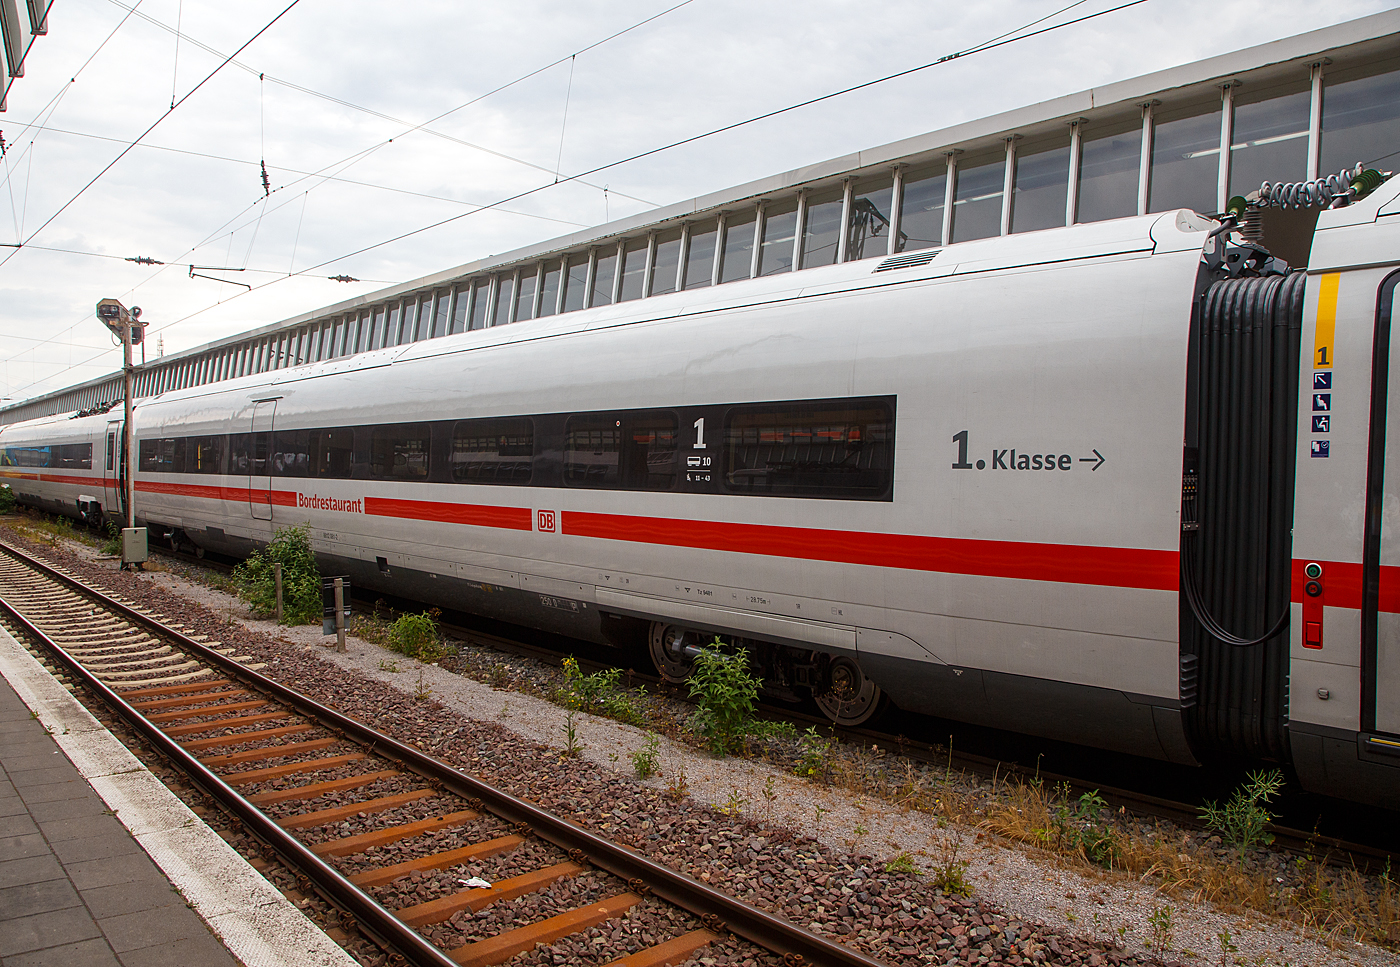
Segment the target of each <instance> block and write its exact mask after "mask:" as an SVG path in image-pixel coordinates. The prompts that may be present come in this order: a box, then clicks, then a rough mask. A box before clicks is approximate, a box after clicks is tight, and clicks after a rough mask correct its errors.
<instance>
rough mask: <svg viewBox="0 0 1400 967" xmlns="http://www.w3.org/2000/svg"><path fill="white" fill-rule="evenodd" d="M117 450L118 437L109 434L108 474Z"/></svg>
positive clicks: (7, 460)
mask: <svg viewBox="0 0 1400 967" xmlns="http://www.w3.org/2000/svg"><path fill="white" fill-rule="evenodd" d="M116 449H117V435H116V434H115V433H108V434H107V472H108V473H110V472H111V471H112V454H113V453H114V452H115V451H116ZM8 454H9V452H8V451H6V461H5V462H6V463H8V462H9V458H8Z"/></svg>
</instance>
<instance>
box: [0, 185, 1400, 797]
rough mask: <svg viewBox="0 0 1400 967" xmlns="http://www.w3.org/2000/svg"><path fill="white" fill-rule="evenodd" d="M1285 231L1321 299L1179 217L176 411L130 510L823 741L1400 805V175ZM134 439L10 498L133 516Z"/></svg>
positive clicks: (146, 422)
mask: <svg viewBox="0 0 1400 967" xmlns="http://www.w3.org/2000/svg"><path fill="white" fill-rule="evenodd" d="M1289 214H1290V213H1286V212H1281V211H1272V210H1270V211H1265V212H1264V213H1263V215H1264V222H1263V224H1264V235H1263V238H1264V246H1266V247H1267V245H1268V244H1269V239H1270V233H1271V232H1274V233H1275V234H1278V236H1279V237H1280V238H1285V239H1286V240H1287V241H1288V245H1286V246H1284V247H1292V248H1293V249H1298V250H1301V251H1302V252H1304V253H1305V254H1304V256H1303V261H1305V262H1306V268H1303V267H1301V266H1294V267H1291V268H1290V267H1289V266H1287V265H1285V264H1283V263H1282V262H1281V261H1280V260H1279V259H1278V258H1274V257H1271V256H1270V255H1269V253H1268V252H1267V251H1266V250H1265V248H1264V247H1261V246H1260V245H1259V244H1256V243H1254V242H1250V241H1247V240H1245V237H1244V236H1242V235H1241V234H1240V233H1238V232H1236V231H1232V230H1230V229H1231V227H1232V226H1231V224H1230V223H1229V222H1225V223H1221V222H1217V221H1215V220H1212V219H1209V218H1205V217H1203V216H1201V215H1198V214H1196V213H1193V212H1191V211H1187V210H1180V211H1172V212H1167V213H1164V214H1158V215H1147V216H1139V217H1131V218H1123V219H1117V220H1112V221H1104V222H1098V223H1094V224H1088V225H1078V226H1073V227H1067V228H1056V229H1050V230H1046V231H1039V232H1029V233H1025V234H1018V235H1008V236H1003V237H996V238H989V239H983V240H979V241H971V242H963V243H959V244H951V245H947V246H945V247H942V248H933V249H928V250H924V251H918V252H905V253H902V254H900V255H896V256H892V257H889V258H881V259H873V258H872V259H865V260H861V261H853V262H846V263H844V264H839V265H833V266H830V267H828V268H820V269H811V270H807V271H803V272H802V273H789V274H785V275H779V276H774V277H769V278H758V279H752V280H749V281H743V282H736V283H733V284H728V285H722V286H715V287H710V288H703V289H698V290H691V291H682V292H676V293H672V294H669V295H660V296H655V297H652V298H648V299H643V300H639V301H635V302H629V303H623V304H620V305H611V306H605V307H600V308H596V309H584V310H581V311H576V312H570V313H567V314H562V315H557V316H552V317H549V318H544V319H538V320H534V321H531V322H522V323H518V324H515V325H509V326H501V327H497V328H486V329H481V330H478V331H469V332H463V333H460V334H457V335H452V336H447V337H444V338H438V339H433V340H429V341H423V342H417V343H412V344H408V345H404V346H398V347H395V348H392V349H385V350H377V351H371V352H363V353H359V354H357V355H353V356H347V357H343V358H339V359H334V360H331V361H328V362H323V363H316V364H311V365H305V366H299V367H294V368H290V369H282V370H278V371H275V372H270V373H264V374H260V375H254V376H245V377H240V378H236V379H231V380H225V381H222V382H217V383H212V384H208V385H204V386H200V387H197V388H193V389H185V390H179V391H173V392H165V393H162V394H160V395H158V396H154V397H151V398H147V399H143V400H140V401H139V402H138V403H137V405H136V408H135V415H134V418H133V422H134V426H132V427H130V428H128V429H129V431H130V432H133V433H134V434H135V438H136V450H137V465H136V467H135V468H134V473H135V493H136V516H137V518H138V519H139V521H140V522H142V523H144V524H145V525H146V526H148V527H150V528H151V529H152V535H153V539H155V538H159V537H163V538H165V539H169V540H173V541H176V542H184V543H188V544H192V545H194V546H196V547H198V548H204V549H209V550H212V551H217V552H221V553H226V554H234V555H241V554H246V553H248V552H250V551H252V550H253V549H255V548H256V547H258V546H259V545H261V544H264V543H266V542H267V541H268V540H269V539H270V538H271V537H272V536H273V534H274V531H275V530H276V529H277V528H281V527H285V526H288V525H293V524H301V523H309V524H310V527H311V534H312V537H313V542H314V547H315V550H316V552H317V554H318V556H319V558H320V562H321V566H322V568H323V570H324V571H325V572H327V573H336V574H347V575H349V576H350V578H351V579H352V581H353V582H354V584H355V585H356V586H357V587H360V588H366V589H371V590H374V591H379V592H384V593H393V594H396V595H400V596H403V597H407V598H412V599H417V600H420V601H426V602H434V603H436V604H438V605H441V606H443V607H446V608H452V609H458V610H461V611H466V612H473V613H477V614H481V615H486V616H490V617H493V618H497V619H502V620H506V621H509V622H514V623H517V624H521V625H526V626H533V627H537V628H542V629H547V630H551V631H556V632H561V633H563V634H566V635H570V636H573V637H575V638H579V639H587V640H591V641H594V642H600V643H608V644H612V645H617V646H636V647H639V648H641V647H645V648H647V649H648V650H649V653H650V655H651V657H652V659H653V660H654V662H655V665H656V667H657V670H658V671H659V672H660V673H661V675H663V676H664V677H665V678H667V679H670V680H680V679H683V678H684V676H685V675H686V674H687V671H688V669H689V664H690V662H691V660H692V657H693V655H694V653H695V648H696V647H697V646H698V645H700V644H702V643H704V642H706V641H710V640H711V639H712V638H713V637H714V636H715V635H719V636H722V637H724V638H726V639H727V640H730V641H733V642H739V643H742V644H743V645H744V646H745V647H747V648H748V649H749V651H750V653H751V655H752V659H753V662H754V665H755V667H756V668H757V669H759V670H760V671H761V672H762V674H763V676H764V679H765V682H766V687H767V688H768V689H769V691H770V692H771V693H773V694H776V695H782V696H787V697H806V696H809V695H810V696H811V697H812V698H814V699H815V701H816V702H817V704H818V705H819V707H821V708H822V709H823V710H824V711H825V712H826V713H827V714H828V715H829V716H830V717H831V718H833V719H834V720H836V721H839V722H845V723H851V724H858V723H860V722H863V721H866V720H868V719H870V718H871V717H872V716H874V715H875V714H877V713H878V712H879V711H880V709H881V708H882V706H884V705H885V704H886V703H888V702H893V703H895V704H896V705H898V706H899V707H901V708H903V709H907V710H910V711H915V712H923V713H930V714H934V715H938V716H943V717H947V718H951V719H956V720H961V721H966V722H972V723H980V724H985V725H989V726H996V727H1000V728H1004V729H1012V730H1017V731H1021V732H1025V733H1030V734H1034V735H1041V736H1048V737H1054V738H1056V739H1063V740H1068V741H1072V742H1077V743H1083V744H1087V745H1091V746H1098V747H1104V748H1109V749H1114V750H1120V751H1124V752H1129V753H1135V754H1138V755H1141V756H1149V757H1156V758H1159V759H1163V760H1168V761H1171V762H1176V763H1204V762H1207V761H1210V760H1216V759H1219V758H1221V757H1229V758H1231V759H1238V758H1248V759H1254V760H1259V761H1274V762H1279V763H1288V764H1291V766H1292V768H1293V769H1294V770H1296V774H1297V776H1298V778H1299V780H1300V781H1301V783H1302V784H1303V785H1304V786H1305V787H1306V788H1308V789H1311V790H1315V791H1318V792H1321V793H1325V794H1329V795H1332V796H1338V797H1344V798H1348V799H1353V800H1358V801H1364V802H1370V803H1374V804H1379V805H1382V806H1386V807H1388V808H1400V362H1397V365H1395V366H1394V368H1392V356H1393V354H1395V353H1397V352H1400V350H1397V349H1396V348H1394V346H1395V344H1396V343H1400V334H1396V335H1395V337H1394V338H1393V337H1392V321H1391V320H1392V309H1393V306H1394V292H1395V287H1396V283H1397V281H1400V178H1396V179H1392V180H1389V181H1387V182H1385V183H1383V184H1381V185H1379V187H1377V188H1376V189H1375V190H1374V191H1372V192H1371V193H1370V194H1369V195H1368V196H1366V197H1364V198H1362V199H1361V200H1359V201H1356V202H1354V203H1353V204H1350V205H1348V206H1346V207H1339V208H1330V209H1327V210H1322V211H1320V212H1316V211H1315V212H1309V213H1305V214H1307V216H1308V217H1307V218H1303V219H1299V218H1293V219H1292V220H1290V219H1289V218H1287V217H1285V216H1287V215H1289ZM1292 214H1298V213H1292ZM1314 216H1315V224H1314V222H1313V217H1314ZM1271 218H1272V219H1274V222H1273V224H1274V226H1276V227H1275V228H1271V227H1270V219H1271ZM1222 228H1223V229H1225V230H1223V231H1222V230H1221V229H1222ZM1256 234H1257V233H1256ZM1300 242H1301V244H1300ZM120 412H121V410H120V408H119V407H116V408H112V409H111V410H110V411H109V412H106V413H89V414H87V415H83V414H77V415H73V414H66V415H63V416H56V417H50V418H45V419H40V420H33V421H30V422H25V423H17V424H12V425H7V426H5V427H4V428H3V430H0V450H3V462H4V466H3V468H0V472H3V475H4V477H5V478H6V479H7V481H8V483H9V484H10V486H12V487H13V489H14V490H15V491H16V493H17V494H18V496H19V498H20V500H21V501H22V502H23V503H25V504H28V505H31V506H34V507H38V508H42V509H44V510H46V511H53V512H58V513H64V514H69V515H74V516H82V517H86V518H88V519H91V520H100V519H103V518H106V517H118V516H120V515H122V514H124V512H125V508H124V506H123V499H122V494H123V481H124V479H125V474H126V473H127V472H128V471H127V469H126V467H125V466H124V461H123V460H122V458H121V454H122V453H123V452H124V447H123V442H122V441H123V432H124V429H123V426H122V423H121V420H120V419H119V418H118V415H119V414H120Z"/></svg>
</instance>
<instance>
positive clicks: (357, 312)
mask: <svg viewBox="0 0 1400 967" xmlns="http://www.w3.org/2000/svg"><path fill="white" fill-rule="evenodd" d="M31 5H32V4H31ZM1396 157H1400V10H1392V11H1387V12H1385V13H1380V14H1375V15H1373V16H1369V17H1365V18H1361V19H1358V20H1353V21H1349V22H1346V23H1342V24H1338V25H1335V26H1332V27H1327V28H1324V29H1320V30H1315V31H1311V32H1308V33H1304V34H1299V35H1297V36H1294V37H1288V38H1284V39H1282V40H1277V41H1273V42H1271V43H1267V44H1263V45H1260V46H1256V47H1250V48H1247V49H1244V50H1240V51H1236V52H1233V53H1229V54H1224V55H1221V56H1218V57H1212V58H1209V59H1206V60H1201V61H1197V62H1195V63H1192V64H1187V65H1183V66H1180V67H1174V68H1171V69H1169V70H1164V71H1157V72H1155V73H1151V74H1145V75H1143V76H1140V77H1136V78H1132V79H1129V80H1124V81H1119V82H1116V83H1113V84H1108V85H1104V86H1102V87H1096V88H1091V89H1089V90H1086V91H1081V92H1079V93H1077V94H1070V95H1066V96H1064V97H1058V98H1054V99H1052V100H1047V101H1042V102H1039V103H1036V104H1032V105H1029V106H1026V107H1022V108H1018V109H1016V110H1013V111H1008V112H1004V113H1001V114H997V115H993V116H990V117H986V118H982V119H979V120H974V121H968V122H965V123H962V124H958V125H954V126H952V127H948V128H944V129H942V130H939V131H933V132H930V133H928V134H924V135H920V136H917V137H913V138H908V139H905V140H902V141H896V142H893V143H890V144H885V145H881V146H879V147H875V148H870V149H868V150H865V151H860V152H857V153H854V154H848V155H843V156H841V157H837V158H831V159H829V160H826V161H822V162H820V163H817V164H813V165H810V166H807V167H804V168H798V169H794V170H792V171H786V172H783V173H781V174H777V175H773V176H771V177H768V178H763V179H760V180H758V181H752V182H749V183H747V184H743V185H739V186H736V187H733V188H729V189H725V190H723V191H718V192H713V193H711V194H708V195H702V196H700V197H697V198H692V199H689V200H687V201H683V202H679V203H676V204H672V205H668V206H665V207H662V208H658V209H653V210H651V211H648V212H645V213H642V214H639V215H633V216H629V217H627V218H623V219H618V220H615V221H612V222H608V223H607V224H604V225H601V226H598V227H596V228H591V229H585V230H582V231H578V232H574V233H572V234H569V235H564V236H560V237H557V238H553V239H550V240H548V241H544V242H541V243H539V244H535V245H529V246H526V247H523V248H519V249H516V250H514V251H510V252H506V253H503V254H500V255H494V256H491V257H490V258H487V259H482V260H478V261H475V262H470V263H467V264H465V265H459V266H456V267H453V268H449V269H445V270H443V271H441V272H437V273H434V274H432V275H428V276H424V277H422V278H418V279H414V280H412V281H409V282H405V283H403V284H400V285H395V286H391V287H389V288H385V289H381V290H379V291H376V292H371V293H368V294H365V295H362V296H357V297H355V298H351V299H347V300H344V301H342V302H338V303H336V304H334V305H330V306H327V307H325V308H323V309H318V310H316V311H313V312H307V313H302V314H300V315H297V316H293V317H292V318H289V319H284V320H282V321H280V322H276V323H272V324H270V325H267V326H263V327H261V328H258V329H254V330H251V331H248V332H243V333H239V334H237V335H234V336H229V337H227V338H224V339H220V340H218V341H215V342H212V343H209V344H207V345H204V346H200V347H198V348H195V349H191V350H188V351H185V352H181V353H176V354H171V355H168V356H163V357H161V358H159V359H156V360H153V361H151V362H149V363H147V364H145V365H143V366H142V367H140V369H139V370H138V373H137V381H136V393H135V396H136V397H137V398H142V397H150V396H154V395H157V394H159V393H163V392H167V391H169V390H173V389H182V388H187V387H191V386H198V385H203V384H207V383H212V382H218V381H222V380H226V379H233V378H238V377H241V376H245V375H248V374H252V373H259V372H265V371H268V370H274V369H283V368H289V367H293V366H300V365H308V364H312V363H316V362H320V361H323V360H327V359H332V358H336V357H341V356H347V355H352V354H355V353H358V352H365V351H368V350H373V349H383V348H386V347H391V346H395V345H400V344H405V343H409V342H415V341H419V340H422V339H433V338H438V337H441V336H446V335H452V334H455V333H460V332H465V331H470V330H473V329H481V328H487V327H490V326H494V325H506V324H510V323H515V322H521V321H526V320H529V319H534V318H540V317H543V316H548V315H554V314H556V313H560V312H569V311H576V310H581V309H584V308H588V307H593V306H598V305H606V304H611V303H614V302H620V301H627V300H631V299H642V298H647V297H649V296H653V295H660V294H664V293H670V292H675V291H678V290H684V289H692V288H700V287H705V286H711V285H723V284H726V283H729V282H732V281H736V280H739V279H748V278H753V277H756V276H761V275H774V274H778V273H781V272H792V271H801V270H802V269H805V268H810V267H813V266H816V265H830V264H832V263H834V262H844V261H853V260H857V259H862V258H874V257H877V256H878V257H882V258H885V257H889V256H892V255H898V254H899V253H902V252H914V251H917V250H920V249H928V248H933V247H938V246H942V245H947V244H950V243H953V242H960V241H966V240H971V239H977V238H986V237H990V236H994V235H998V234H1000V235H1006V234H1015V233H1019V232H1023V231H1034V230H1037V229H1044V228H1052V227H1056V226H1063V225H1067V224H1076V223H1083V222H1092V221H1100V220H1104V219H1108V218H1116V217H1122V216H1127V215H1138V214H1146V213H1149V212H1154V211H1169V210H1172V209H1176V208H1191V209H1194V210H1196V211H1199V212H1202V213H1212V212H1219V211H1221V210H1223V209H1224V207H1225V203H1226V200H1227V198H1228V197H1229V196H1231V195H1235V194H1246V193H1247V192H1249V191H1250V190H1253V189H1255V188H1257V187H1258V186H1259V184H1260V182H1261V181H1263V180H1266V179H1267V180H1270V181H1301V180H1304V179H1310V178H1315V177H1318V176H1319V174H1325V173H1330V172H1335V171H1337V170H1339V169H1341V168H1344V167H1352V166H1354V165H1355V164H1357V163H1358V162H1361V163H1364V164H1366V165H1367V166H1368V167H1371V166H1378V167H1386V166H1387V165H1388V164H1393V159H1394V158H1396ZM121 386H122V380H121V374H120V373H113V374H111V375H109V376H104V377H99V378H97V379H93V380H89V381H87V382H85V383H81V384H78V385H76V386H71V387H67V388H65V389H62V390H57V391H54V392H51V393H48V394H45V395H43V396H39V397H35V398H33V399H30V400H26V401H24V402H21V403H16V404H12V405H10V406H7V407H5V408H3V409H0V423H13V422H18V421H22V420H28V419H34V418H37V417H42V416H52V415H56V414H60V413H69V412H73V411H76V410H84V409H89V408H93V407H101V406H105V405H108V404H110V403H113V402H115V401H119V400H120V398H121V394H122V389H121Z"/></svg>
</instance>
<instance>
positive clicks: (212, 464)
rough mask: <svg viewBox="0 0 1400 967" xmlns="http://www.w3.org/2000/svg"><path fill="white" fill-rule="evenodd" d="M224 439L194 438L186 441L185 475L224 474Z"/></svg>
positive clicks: (218, 437)
mask: <svg viewBox="0 0 1400 967" xmlns="http://www.w3.org/2000/svg"><path fill="white" fill-rule="evenodd" d="M223 458H224V438H223V437H221V436H192V437H190V438H189V439H187V440H186V441H185V473H222V472H223V467H224V459H223Z"/></svg>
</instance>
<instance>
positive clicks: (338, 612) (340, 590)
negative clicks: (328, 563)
mask: <svg viewBox="0 0 1400 967" xmlns="http://www.w3.org/2000/svg"><path fill="white" fill-rule="evenodd" d="M335 650H336V651H338V652H341V653H342V654H343V653H344V652H345V579H344V578H336V579H335Z"/></svg>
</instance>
